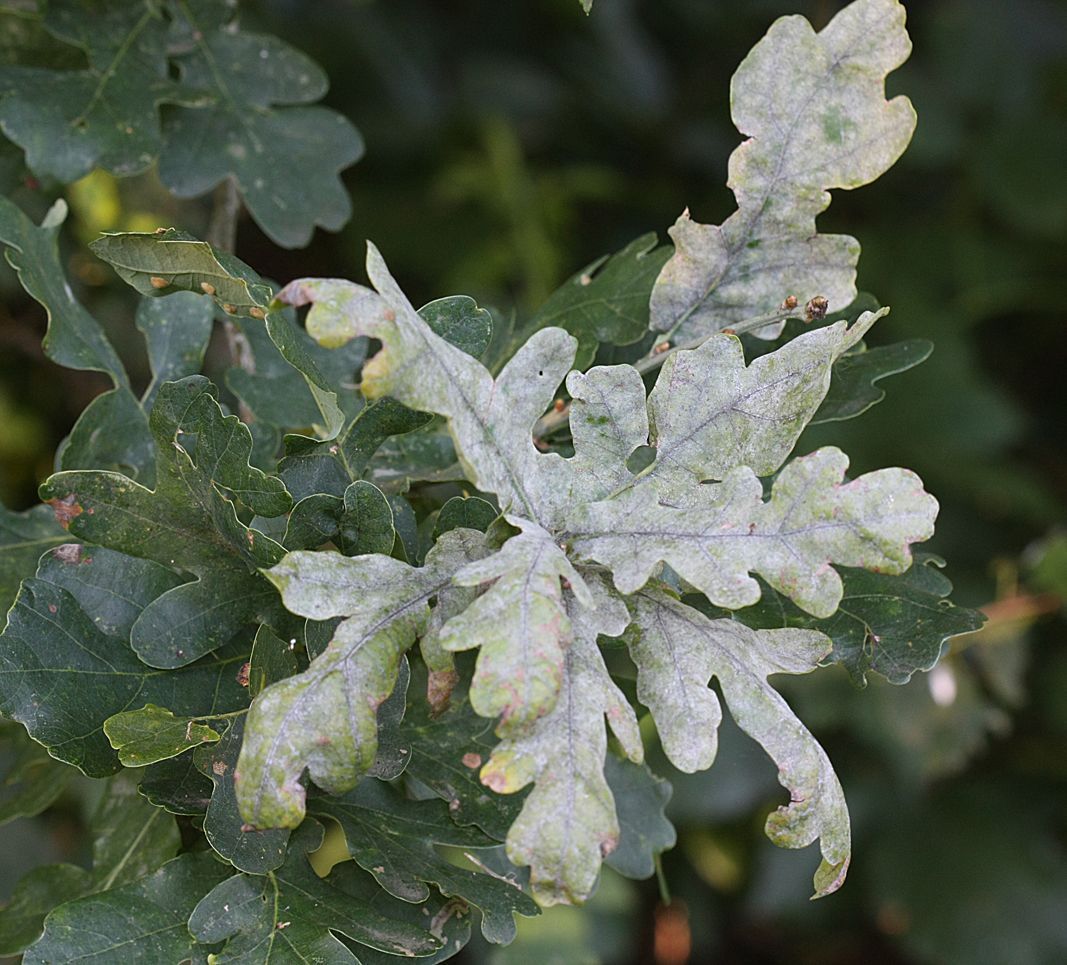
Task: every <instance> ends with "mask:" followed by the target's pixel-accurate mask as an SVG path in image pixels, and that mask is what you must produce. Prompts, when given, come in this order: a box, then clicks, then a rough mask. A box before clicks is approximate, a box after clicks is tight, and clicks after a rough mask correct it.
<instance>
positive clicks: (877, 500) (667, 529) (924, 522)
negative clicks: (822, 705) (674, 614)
mask: <svg viewBox="0 0 1067 965" xmlns="http://www.w3.org/2000/svg"><path fill="white" fill-rule="evenodd" d="M847 467H848V457H847V456H845V454H844V453H842V452H841V451H840V450H838V449H834V448H832V447H827V448H825V449H820V450H818V451H817V452H814V453H812V454H811V455H810V456H803V457H801V458H799V459H795V460H793V461H792V462H791V463H789V464H788V465H787V466H786V467H785V469H783V470H782V472H781V473H779V475H778V477H777V478H776V480H775V482H774V486H773V488H772V490H771V498H770V500H769V501H768V502H766V503H765V502H764V501H763V486H762V484H761V483H760V480H759V478H758V477H757V476H756V474H755V473H754V472H753V471H752V470H751V469H749V468H748V467H747V466H739V467H738V468H736V469H732V470H730V472H729V473H727V475H726V477H725V478H724V479H723V481H722V482H721V483H717V484H708V485H703V486H699V487H698V486H693V487H692V488H691V489H690V490H689V491H688V492H685V493H684V498H683V494H682V493H679V494H678V495H676V496H674V497H672V498H674V499H675V500H676V503H675V504H674V505H668V504H666V503H655V502H650V501H649V500H648V499H647V498H644V497H643V495H642V493H641V490H640V489H633V490H630V491H628V492H627V493H624V494H623V495H621V496H618V497H616V498H614V499H610V500H603V501H601V502H599V503H593V504H591V505H589V506H587V507H583V508H582V510H581V511H580V513H577V514H576V517H575V524H574V530H573V531H572V533H571V534H570V539H571V541H572V545H573V547H574V549H575V550H576V551H577V552H578V553H579V554H582V555H585V556H588V557H590V558H592V559H595V560H597V561H598V562H601V563H604V564H605V565H607V566H609V567H610V568H611V570H612V572H613V574H614V576H615V585H616V586H617V587H618V589H619V590H620V591H621V592H622V593H633V592H634V591H636V590H638V589H640V588H641V587H642V586H644V585H645V583H646V582H648V580H649V579H650V578H651V577H652V576H653V575H654V573H655V571H656V570H657V568H658V566H659V564H660V563H661V562H664V563H667V564H668V565H670V566H671V567H672V568H673V569H674V570H675V571H676V572H677V573H678V574H679V575H680V576H681V577H682V578H683V579H685V580H686V581H688V582H689V583H690V584H692V585H693V586H694V587H696V588H697V589H699V590H700V591H701V592H703V593H704V594H706V595H707V597H708V599H709V600H711V602H712V603H714V604H717V605H718V606H724V607H728V608H730V609H738V608H740V607H744V606H749V605H751V604H752V603H755V602H756V601H757V600H758V599H759V597H760V586H759V583H757V582H756V580H755V579H753V578H752V577H751V576H750V575H749V574H750V573H759V574H760V575H761V576H762V577H764V579H766V580H767V582H768V583H770V584H771V586H773V587H774V588H775V589H776V590H778V591H779V592H780V593H782V594H784V595H785V596H788V597H789V598H790V599H792V600H793V601H794V602H795V603H796V604H797V605H798V606H800V607H801V608H802V609H804V610H806V611H807V612H809V613H811V614H812V615H814V616H817V617H827V616H830V615H831V614H832V613H833V612H834V611H835V610H836V609H837V606H838V604H839V603H840V602H841V596H842V593H843V589H842V585H841V578H840V576H839V575H838V574H837V573H836V572H835V571H834V570H833V569H832V568H831V567H830V566H829V565H828V564H830V563H838V564H841V565H844V566H862V567H866V568H868V569H874V570H879V571H882V572H886V573H902V572H904V571H905V570H906V569H907V568H908V567H909V566H910V565H911V552H910V549H909V547H910V544H912V543H917V542H920V541H922V540H926V539H929V538H930V536H932V535H933V524H934V517H935V516H936V515H937V501H936V500H935V499H934V498H933V496H931V495H930V494H929V493H927V492H925V491H924V490H923V488H922V483H921V480H919V478H918V477H917V476H916V475H915V474H914V473H912V472H909V471H908V470H906V469H880V470H877V471H876V472H871V473H867V474H866V475H863V476H860V477H859V478H858V479H854V480H853V481H852V482H849V483H847V484H846V483H844V482H843V480H844V474H845V470H846V468H847Z"/></svg>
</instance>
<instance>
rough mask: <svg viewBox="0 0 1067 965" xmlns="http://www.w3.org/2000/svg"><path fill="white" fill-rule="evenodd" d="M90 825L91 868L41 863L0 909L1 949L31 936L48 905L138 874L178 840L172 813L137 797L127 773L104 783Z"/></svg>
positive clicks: (168, 854) (19, 945)
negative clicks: (91, 844) (9, 900)
mask: <svg viewBox="0 0 1067 965" xmlns="http://www.w3.org/2000/svg"><path fill="white" fill-rule="evenodd" d="M89 831H90V835H91V837H92V841H93V847H92V870H91V871H86V870H85V869H84V868H78V867H74V866H72V865H65V864H60V865H46V866H44V867H42V868H36V869H34V870H33V871H31V872H30V873H29V874H27V875H26V876H24V877H23V879H22V880H21V881H20V882H19V884H18V885H17V886H16V888H15V892H14V894H13V895H12V899H11V902H10V903H9V904H8V905H7V906H6V907H4V908H3V909H0V954H14V953H16V952H20V951H22V950H23V949H25V948H26V947H27V946H28V945H30V944H32V943H33V942H34V941H36V940H37V939H38V938H39V937H40V935H41V931H42V927H43V924H44V919H45V916H46V915H47V914H48V913H49V912H51V910H52V909H53V908H56V907H58V906H59V905H62V904H64V903H66V902H68V901H72V900H74V899H75V898H80V897H81V896H83V895H87V894H93V893H96V892H101V891H108V890H110V889H112V888H118V887H119V886H121V885H124V884H127V883H129V882H131V881H135V880H137V879H138V878H141V877H143V876H144V875H146V874H148V873H150V872H152V871H154V870H155V869H156V868H158V867H159V866H160V865H161V864H162V863H163V862H165V861H167V860H169V859H170V858H173V857H174V855H175V853H176V852H177V850H178V847H179V845H180V843H181V839H180V836H179V834H178V827H177V825H176V824H175V823H174V819H173V818H171V817H170V816H169V815H168V814H166V813H165V812H163V811H161V810H159V809H158V808H154V807H152V805H150V804H148V803H147V802H146V801H144V800H143V799H142V798H141V797H139V796H138V794H137V789H136V785H135V783H134V781H133V780H132V779H131V778H130V777H129V775H128V774H119V775H117V776H116V777H113V778H112V779H111V780H110V781H108V782H107V783H106V785H105V786H104V788H103V790H102V793H101V795H100V799H99V803H98V804H97V806H96V810H95V812H94V813H93V816H92V819H91V821H90V825H89Z"/></svg>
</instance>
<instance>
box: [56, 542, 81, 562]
mask: <svg viewBox="0 0 1067 965" xmlns="http://www.w3.org/2000/svg"><path fill="white" fill-rule="evenodd" d="M52 555H53V556H54V557H55V558H56V559H57V560H59V562H60V563H80V562H81V561H82V545H81V543H64V544H63V545H62V546H57V547H56V548H55V549H54V550H52Z"/></svg>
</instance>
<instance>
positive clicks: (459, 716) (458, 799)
mask: <svg viewBox="0 0 1067 965" xmlns="http://www.w3.org/2000/svg"><path fill="white" fill-rule="evenodd" d="M468 676H469V674H466V675H464V674H460V675H458V676H457V680H456V681H454V688H455V689H453V690H452V691H450V698H451V699H450V700H449V702H448V706H447V707H444V708H441V707H439V706H435V705H434V703H433V701H432V691H431V697H430V699H428V700H425V701H423V700H418V699H414V700H412V701H411V702H410V703H409V704H408V708H407V712H406V713H405V715H404V721H403V724H402V725H401V726H400V729H399V736H400V738H401V739H402V740H403V741H404V743H405V745H406V746H407V747H410V748H411V760H410V761H409V762H408V766H407V769H406V770H405V771H404V773H405V774H406V775H407V776H408V777H410V778H412V779H414V780H415V781H417V782H418V783H419V784H420V785H422V786H424V787H426V788H429V790H431V791H433V792H434V793H435V794H436V795H437V796H438V797H439V798H441V799H442V800H443V801H446V802H447V803H448V813H449V815H450V816H451V818H452V820H453V821H455V822H456V823H457V824H460V825H463V826H464V827H468V826H470V825H476V826H477V827H479V828H481V829H482V830H483V831H484V832H485V833H486V834H488V835H489V836H490V837H491V838H493V839H494V840H496V841H503V840H504V839H505V838H506V837H507V833H508V828H510V827H511V825H512V823H513V822H514V820H515V818H516V817H517V816H518V814H519V811H520V809H521V807H522V802H523V800H524V795H523V794H522V793H519V794H497V793H496V792H495V791H492V790H490V789H489V788H487V787H486V786H485V785H484V784H482V783H481V781H480V780H479V779H478V773H479V770H480V768H481V766H482V764H483V763H485V761H487V760H488V759H489V756H490V754H492V751H493V748H494V747H495V746H496V744H497V740H496V738H495V737H494V736H493V723H492V721H489V720H486V718H484V717H480V716H479V715H478V714H477V713H476V712H475V710H474V708H473V707H471V704H470V700H469V699H468V697H467V689H466V686H465V678H466V677H468ZM412 678H413V681H414V685H415V690H416V691H422V692H426V691H428V690H430V687H431V681H432V679H433V675H432V673H430V674H428V673H427V672H426V671H425V670H424V669H423V668H422V667H421V665H420V664H418V663H416V664H415V667H414V670H413V672H412Z"/></svg>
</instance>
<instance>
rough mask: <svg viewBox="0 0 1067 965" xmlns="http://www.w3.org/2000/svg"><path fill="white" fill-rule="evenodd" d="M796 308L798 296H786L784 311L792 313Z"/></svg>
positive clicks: (783, 304) (783, 303) (783, 305)
mask: <svg viewBox="0 0 1067 965" xmlns="http://www.w3.org/2000/svg"><path fill="white" fill-rule="evenodd" d="M796 307H797V296H796V295H786V296H785V301H784V302H782V311H784V312H790V311H792V310H793V309H794V308H796Z"/></svg>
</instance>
